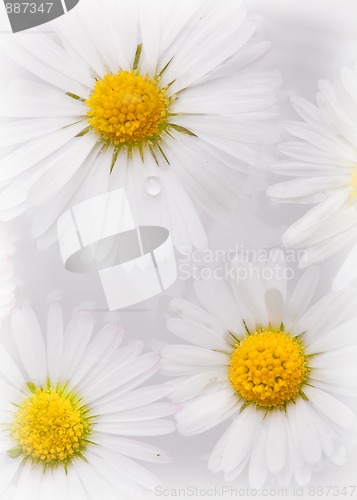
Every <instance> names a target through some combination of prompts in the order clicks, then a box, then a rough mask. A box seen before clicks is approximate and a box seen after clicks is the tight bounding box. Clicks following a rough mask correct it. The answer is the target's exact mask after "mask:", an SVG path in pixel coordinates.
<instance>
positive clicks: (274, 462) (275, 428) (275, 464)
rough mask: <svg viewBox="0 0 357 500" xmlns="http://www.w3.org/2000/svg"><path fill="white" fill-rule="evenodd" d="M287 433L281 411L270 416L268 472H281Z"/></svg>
mask: <svg viewBox="0 0 357 500" xmlns="http://www.w3.org/2000/svg"><path fill="white" fill-rule="evenodd" d="M287 440H288V436H287V432H286V424H285V416H284V415H283V413H282V412H281V411H279V412H276V414H274V415H270V418H269V421H268V430H267V442H266V452H265V453H266V461H267V465H268V468H269V470H270V472H272V473H273V474H276V473H278V472H280V471H282V470H283V468H284V466H285V463H286V457H287V453H288V452H287V445H288V443H287Z"/></svg>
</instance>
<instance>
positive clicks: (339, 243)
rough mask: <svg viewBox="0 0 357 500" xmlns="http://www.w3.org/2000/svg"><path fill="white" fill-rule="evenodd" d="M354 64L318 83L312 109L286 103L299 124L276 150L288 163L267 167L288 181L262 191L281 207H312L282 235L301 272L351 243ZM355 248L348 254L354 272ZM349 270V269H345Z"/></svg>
mask: <svg viewBox="0 0 357 500" xmlns="http://www.w3.org/2000/svg"><path fill="white" fill-rule="evenodd" d="M356 88H357V64H356V65H355V66H354V67H353V68H350V67H345V68H344V69H343V70H342V71H341V75H340V77H339V79H338V80H337V81H336V82H335V83H330V82H328V81H320V82H319V92H318V94H317V97H316V99H317V105H315V104H311V103H310V102H308V101H306V100H305V99H302V98H300V97H293V98H292V99H291V103H292V105H293V107H294V108H295V110H296V112H297V113H298V115H299V116H300V117H301V118H302V121H291V122H288V123H287V125H286V129H287V131H288V132H289V133H290V134H291V135H292V136H293V137H294V140H293V141H290V142H286V143H283V144H281V145H280V146H279V149H280V151H281V152H282V153H283V154H284V155H285V156H287V157H288V159H285V160H282V161H280V162H279V163H277V164H276V165H274V166H273V171H274V172H275V173H277V174H281V175H287V176H290V177H294V179H293V180H288V181H285V182H281V183H279V184H276V185H275V186H272V187H271V188H270V189H269V190H268V195H269V196H270V197H271V198H272V199H273V200H274V201H277V202H281V203H303V204H314V205H316V206H315V207H313V208H312V209H310V210H309V211H308V212H307V213H306V214H305V215H304V216H303V217H302V218H301V219H300V220H298V221H297V222H296V223H295V224H293V225H292V226H291V227H290V228H289V229H288V230H287V231H286V233H285V234H284V236H283V243H284V245H286V246H288V247H293V248H306V249H307V250H306V253H305V255H304V257H303V258H302V259H301V266H304V267H305V266H307V265H310V264H314V263H318V262H321V261H322V260H324V259H326V258H327V257H329V256H331V255H333V254H334V253H335V252H337V251H338V250H340V249H342V248H343V247H345V246H346V245H348V244H349V243H351V242H354V243H356V241H357V124H356V117H357V92H356ZM356 256H357V247H355V248H354V250H353V251H352V253H351V264H352V263H353V264H354V265H353V267H354V268H356V267H357V266H356V263H357V257H356ZM351 269H352V268H351Z"/></svg>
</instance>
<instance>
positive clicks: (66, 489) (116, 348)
mask: <svg viewBox="0 0 357 500" xmlns="http://www.w3.org/2000/svg"><path fill="white" fill-rule="evenodd" d="M1 251H2V248H1V245H0V252H1ZM57 295H58V294H56V297H51V298H50V299H49V302H50V306H49V312H48V319H47V335H46V337H44V336H43V335H42V331H41V327H40V325H39V323H38V321H37V319H36V316H35V314H34V312H33V311H32V309H31V308H30V307H29V306H28V305H25V306H23V308H22V309H20V310H15V311H14V312H13V315H12V323H13V329H14V337H15V342H16V345H17V348H18V351H19V355H20V356H19V357H18V358H19V359H18V360H17V361H16V362H15V361H14V360H13V359H12V357H11V355H10V354H9V353H8V352H7V349H6V348H5V347H4V346H3V345H2V343H0V361H1V363H0V375H1V377H0V388H1V397H0V454H1V457H0V458H1V460H0V495H3V494H4V493H5V492H13V494H12V496H13V497H14V499H15V498H16V499H17V500H25V499H26V498H28V495H29V491H30V490H31V494H32V493H33V494H34V495H35V496H36V498H38V499H39V500H45V499H46V498H49V497H51V498H53V499H54V500H63V498H68V500H84V499H90V500H97V499H98V498H99V496H98V495H103V494H105V495H106V496H108V498H116V497H117V496H118V495H120V496H123V498H124V497H125V498H134V497H135V498H139V497H140V495H141V494H142V493H143V492H142V488H146V489H147V488H151V489H155V486H156V485H157V484H160V483H159V481H158V480H157V479H156V478H155V477H154V476H153V475H152V474H151V473H150V472H148V471H146V470H145V469H144V468H143V467H141V466H139V465H137V464H136V463H135V461H134V459H135V460H141V461H145V462H152V463H156V464H161V463H170V462H171V461H172V460H171V457H170V456H169V455H168V454H167V452H166V451H164V450H162V449H161V448H159V447H156V446H155V445H149V444H145V443H141V442H140V441H137V440H133V439H130V438H132V437H135V436H160V435H167V434H169V433H171V432H173V431H174V430H175V428H176V426H175V423H174V421H173V420H170V419H168V418H166V417H171V416H172V415H173V414H174V413H175V412H176V411H177V410H178V405H176V404H174V403H172V402H170V401H165V400H163V398H166V397H167V396H168V395H169V394H170V393H171V391H172V388H171V387H170V386H169V385H155V386H149V387H142V388H140V389H136V388H137V387H138V386H139V385H140V384H141V383H143V382H145V381H146V380H147V379H149V378H150V377H152V375H153V374H154V373H155V372H156V371H157V370H158V361H159V359H158V355H157V353H148V354H145V355H141V351H142V349H143V343H142V342H136V343H132V344H131V345H130V344H129V346H127V347H120V343H121V341H122V337H123V328H122V327H121V326H120V325H119V324H118V323H117V321H114V322H111V323H107V324H105V325H104V326H103V328H102V329H101V330H100V331H99V333H98V334H97V335H95V336H93V335H92V331H93V325H94V320H93V312H92V311H91V310H88V309H87V310H85V309H84V305H82V306H80V307H78V308H77V309H76V310H75V312H74V314H73V315H72V318H71V320H70V321H69V324H68V326H67V327H66V328H65V332H64V333H63V330H64V326H63V323H64V321H63V314H62V309H61V306H60V304H59V303H58V302H57V301H56V300H58V298H57ZM92 336H93V338H92ZM22 372H23V373H26V372H27V375H26V377H24V376H23V375H22ZM116 376H117V377H118V379H117V380H116V379H115V377H116ZM111 378H113V380H111ZM108 380H109V381H110V385H109V384H108V383H107V382H108ZM26 382H27V385H28V387H27V388H26ZM10 383H11V384H10ZM92 388H93V390H92V392H93V393H95V396H96V397H95V401H93V399H92V398H91V395H90V391H91V389H92ZM133 389H136V390H133ZM88 394H89V397H88ZM161 400H163V401H161ZM94 403H95V404H94ZM9 429H10V430H11V432H9ZM39 436H40V439H39ZM39 461H41V462H43V464H46V467H42V466H41V467H40V466H39ZM29 485H30V486H31V488H29Z"/></svg>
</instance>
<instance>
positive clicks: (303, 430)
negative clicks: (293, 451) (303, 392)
mask: <svg viewBox="0 0 357 500" xmlns="http://www.w3.org/2000/svg"><path fill="white" fill-rule="evenodd" d="M287 413H288V419H289V425H290V426H291V429H292V434H293V436H294V441H295V445H296V447H297V448H298V450H299V452H300V453H301V455H302V457H303V458H304V460H306V462H308V463H309V464H315V463H318V462H319V461H320V460H321V443H320V440H319V437H318V434H317V430H316V427H315V425H314V422H313V420H312V417H311V408H310V407H309V405H308V404H307V403H305V401H303V400H302V399H299V400H297V401H296V403H295V405H290V406H289V407H288V410H287Z"/></svg>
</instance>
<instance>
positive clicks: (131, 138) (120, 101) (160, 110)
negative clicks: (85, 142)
mask: <svg viewBox="0 0 357 500" xmlns="http://www.w3.org/2000/svg"><path fill="white" fill-rule="evenodd" d="M86 104H87V106H88V107H89V111H88V113H87V115H88V122H89V124H90V126H91V127H92V129H93V130H94V131H95V132H96V133H97V134H99V135H100V136H101V138H102V139H103V140H104V141H107V142H110V143H111V144H113V145H115V146H119V145H123V144H129V145H131V144H134V145H135V144H138V143H139V144H140V143H142V142H147V141H150V140H155V139H156V137H157V136H158V135H159V134H160V132H161V130H162V129H163V128H164V127H165V122H166V118H167V115H168V107H169V99H167V98H166V90H165V89H161V88H160V87H159V86H158V82H157V80H155V79H153V80H152V79H150V78H149V77H148V76H146V77H143V76H140V75H138V74H137V73H136V71H119V73H117V74H111V73H110V74H107V75H105V76H104V78H103V79H102V80H98V81H97V83H96V84H95V87H94V90H93V92H92V93H91V94H90V96H89V98H88V100H87V101H86Z"/></svg>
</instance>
